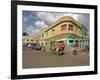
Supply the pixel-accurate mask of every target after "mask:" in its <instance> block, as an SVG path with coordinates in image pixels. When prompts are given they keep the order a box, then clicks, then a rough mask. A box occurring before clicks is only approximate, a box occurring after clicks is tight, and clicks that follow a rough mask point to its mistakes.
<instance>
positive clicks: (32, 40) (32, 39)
mask: <svg viewBox="0 0 100 80" xmlns="http://www.w3.org/2000/svg"><path fill="white" fill-rule="evenodd" d="M22 42H23V45H27V44H31V43H36V38H35V37H33V36H29V35H27V36H22Z"/></svg>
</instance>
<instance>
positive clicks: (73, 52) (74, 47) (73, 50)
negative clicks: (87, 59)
mask: <svg viewBox="0 0 100 80" xmlns="http://www.w3.org/2000/svg"><path fill="white" fill-rule="evenodd" d="M72 47H73V48H72V54H74V55H76V54H77V50H76V47H77V44H76V42H73V46H72Z"/></svg>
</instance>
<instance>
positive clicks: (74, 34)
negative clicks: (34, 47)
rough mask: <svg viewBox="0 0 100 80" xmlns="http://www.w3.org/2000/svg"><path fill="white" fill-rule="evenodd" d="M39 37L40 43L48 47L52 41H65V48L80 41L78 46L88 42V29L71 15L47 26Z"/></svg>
mask: <svg viewBox="0 0 100 80" xmlns="http://www.w3.org/2000/svg"><path fill="white" fill-rule="evenodd" d="M40 35H41V37H40V39H39V41H40V44H41V41H42V45H44V46H45V47H46V48H48V47H50V46H51V43H55V44H56V43H61V42H62V43H64V44H65V48H71V47H72V43H73V42H74V41H75V42H77V43H78V47H82V46H83V45H85V44H86V43H87V42H88V34H87V29H86V28H85V27H84V26H83V25H82V24H80V23H79V22H78V21H76V20H75V19H74V18H72V17H71V16H64V17H61V18H60V19H59V20H57V21H56V22H54V23H53V24H51V25H50V26H49V27H47V28H45V29H44V30H42V32H41V34H40Z"/></svg>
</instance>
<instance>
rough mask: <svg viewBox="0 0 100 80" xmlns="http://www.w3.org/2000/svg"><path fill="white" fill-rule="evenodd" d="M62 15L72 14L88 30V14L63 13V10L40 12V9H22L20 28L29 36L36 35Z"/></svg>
mask: <svg viewBox="0 0 100 80" xmlns="http://www.w3.org/2000/svg"><path fill="white" fill-rule="evenodd" d="M63 16H72V17H73V18H74V19H76V20H77V21H79V22H80V23H82V24H83V25H85V26H86V27H87V29H88V30H89V21H90V20H89V14H77V13H65V12H40V11H38V12H37V11H23V12H22V29H23V32H27V33H28V34H29V35H31V36H38V34H39V33H40V31H41V30H42V29H43V28H45V27H48V26H49V25H50V24H52V23H54V22H55V21H56V20H58V19H59V18H61V17H63Z"/></svg>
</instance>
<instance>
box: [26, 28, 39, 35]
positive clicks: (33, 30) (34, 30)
mask: <svg viewBox="0 0 100 80" xmlns="http://www.w3.org/2000/svg"><path fill="white" fill-rule="evenodd" d="M26 32H27V33H28V34H29V35H31V36H36V35H38V34H39V32H40V30H39V29H34V27H33V26H29V27H28V28H27V31H26Z"/></svg>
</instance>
